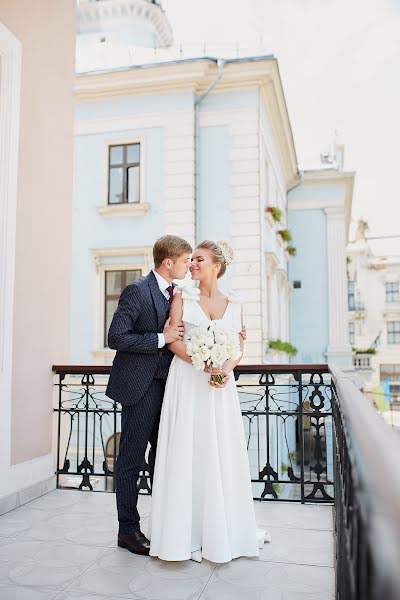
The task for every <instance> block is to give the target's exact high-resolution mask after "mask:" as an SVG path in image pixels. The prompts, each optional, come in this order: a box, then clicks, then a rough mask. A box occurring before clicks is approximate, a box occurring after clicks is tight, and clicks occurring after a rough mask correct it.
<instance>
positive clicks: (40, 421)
mask: <svg viewBox="0 0 400 600" xmlns="http://www.w3.org/2000/svg"><path fill="white" fill-rule="evenodd" d="M75 10H76V2H75V0H62V1H54V0H35V1H34V2H32V0H12V1H8V2H2V3H1V4H0V21H1V22H3V23H4V25H5V26H6V27H7V28H8V29H10V30H11V31H12V33H14V35H15V36H16V37H17V38H18V39H19V40H20V41H21V43H22V85H21V116H20V142H19V173H18V200H17V230H16V265H15V291H14V323H13V331H14V339H13V345H14V346H13V374H12V425H11V429H12V431H11V446H12V447H11V463H12V464H13V465H14V464H17V463H20V462H23V461H26V460H29V459H33V458H36V457H39V456H42V455H44V454H47V453H49V452H51V431H52V419H53V416H52V382H53V378H52V373H51V366H52V364H53V363H56V362H58V363H60V362H65V361H66V360H67V359H68V339H69V283H70V269H71V195H72V153H73V76H74V53H75Z"/></svg>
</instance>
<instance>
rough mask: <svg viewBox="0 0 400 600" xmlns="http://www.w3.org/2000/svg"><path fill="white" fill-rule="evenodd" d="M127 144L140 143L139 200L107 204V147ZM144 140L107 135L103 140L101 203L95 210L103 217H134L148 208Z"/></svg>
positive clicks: (142, 138) (144, 212)
mask: <svg viewBox="0 0 400 600" xmlns="http://www.w3.org/2000/svg"><path fill="white" fill-rule="evenodd" d="M129 144H139V145H140V164H139V168H140V184H139V190H140V191H139V194H140V200H139V202H135V203H127V202H126V203H123V204H108V177H109V149H110V146H122V145H124V146H126V145H129ZM145 169H146V142H145V138H144V137H118V138H116V137H109V138H107V139H105V140H104V146H103V169H102V173H103V181H102V186H101V189H102V198H103V199H102V204H101V205H100V206H98V207H97V211H98V213H99V214H100V215H102V216H103V217H105V218H111V217H124V216H127V217H134V216H141V215H144V214H146V212H147V211H148V210H149V204H148V202H145V200H146V170H145Z"/></svg>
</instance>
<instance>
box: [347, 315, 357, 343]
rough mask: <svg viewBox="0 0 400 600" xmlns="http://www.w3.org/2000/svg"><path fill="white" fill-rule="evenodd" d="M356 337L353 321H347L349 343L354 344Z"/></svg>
mask: <svg viewBox="0 0 400 600" xmlns="http://www.w3.org/2000/svg"><path fill="white" fill-rule="evenodd" d="M355 338H356V328H355V323H354V321H349V343H350V345H351V346H354V344H355Z"/></svg>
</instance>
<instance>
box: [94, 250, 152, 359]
mask: <svg viewBox="0 0 400 600" xmlns="http://www.w3.org/2000/svg"><path fill="white" fill-rule="evenodd" d="M152 252H153V249H152V247H150V246H145V247H142V248H100V249H94V250H92V256H93V258H94V262H95V267H96V286H95V289H96V298H95V310H94V320H95V321H94V341H93V342H94V350H93V352H92V354H93V356H94V357H95V358H96V359H99V360H105V359H106V358H110V357H113V356H114V355H115V351H114V350H110V348H107V347H106V346H104V311H105V287H106V275H105V274H106V271H133V270H138V269H141V271H142V275H147V274H148V273H149V272H150V270H151V268H152ZM138 256H143V260H142V261H140V262H134V261H132V262H130V261H129V257H132V258H133V257H138ZM110 258H115V259H116V261H115V262H112V263H104V262H102V260H108V259H110ZM118 258H120V260H118Z"/></svg>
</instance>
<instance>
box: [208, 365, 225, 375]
mask: <svg viewBox="0 0 400 600" xmlns="http://www.w3.org/2000/svg"><path fill="white" fill-rule="evenodd" d="M203 371H204V373H207V375H219V374H220V373H221V371H222V367H212V368H211V369H210V366H209V365H205V367H204V369H203Z"/></svg>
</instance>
